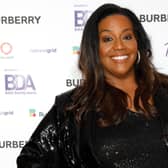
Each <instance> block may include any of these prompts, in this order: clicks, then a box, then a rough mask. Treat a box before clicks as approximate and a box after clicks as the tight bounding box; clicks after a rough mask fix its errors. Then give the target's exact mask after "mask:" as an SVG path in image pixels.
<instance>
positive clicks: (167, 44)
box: [164, 43, 168, 57]
mask: <svg viewBox="0 0 168 168" xmlns="http://www.w3.org/2000/svg"><path fill="white" fill-rule="evenodd" d="M164 46H166V53H165V55H166V57H167V56H168V43H165V44H164Z"/></svg>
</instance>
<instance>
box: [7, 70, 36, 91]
mask: <svg viewBox="0 0 168 168" xmlns="http://www.w3.org/2000/svg"><path fill="white" fill-rule="evenodd" d="M4 78H5V93H6V94H36V88H35V84H34V81H33V78H32V76H31V75H30V74H24V75H23V74H12V73H8V74H5V75H4Z"/></svg>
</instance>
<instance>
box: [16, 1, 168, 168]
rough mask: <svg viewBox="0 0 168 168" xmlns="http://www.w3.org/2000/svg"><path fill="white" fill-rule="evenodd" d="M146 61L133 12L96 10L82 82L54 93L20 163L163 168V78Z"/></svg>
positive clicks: (146, 48)
mask: <svg viewBox="0 0 168 168" xmlns="http://www.w3.org/2000/svg"><path fill="white" fill-rule="evenodd" d="M151 58H152V51H151V44H150V40H149V38H148V35H147V33H146V32H145V30H144V28H143V26H142V24H141V22H140V21H139V19H138V18H137V16H136V15H135V14H134V13H133V12H132V11H130V10H129V9H126V8H123V7H120V6H117V5H115V4H104V5H102V6H100V7H99V8H98V9H96V10H95V11H94V12H93V13H92V14H91V16H90V17H89V19H88V20H87V22H86V25H85V28H84V31H83V35H82V40H81V45H80V53H79V62H78V65H79V69H80V70H81V72H82V77H83V82H81V83H80V84H79V85H77V86H76V87H75V88H74V89H73V90H70V91H68V92H66V93H63V94H61V95H57V96H56V101H55V103H54V105H53V107H52V108H51V110H50V111H49V112H48V113H47V115H46V116H45V117H44V119H43V120H42V121H41V123H40V124H39V126H38V127H37V129H36V130H35V132H34V133H33V134H32V136H31V138H30V140H29V142H28V143H27V144H26V145H25V146H24V147H23V149H22V151H21V153H20V155H19V156H18V158H17V165H18V168H35V167H36V168H46V167H52V168H92V167H96V168H167V167H168V150H167V149H168V144H167V142H168V103H167V102H168V77H167V75H165V74H161V73H159V72H157V70H156V69H155V67H154V65H153V64H152V62H151Z"/></svg>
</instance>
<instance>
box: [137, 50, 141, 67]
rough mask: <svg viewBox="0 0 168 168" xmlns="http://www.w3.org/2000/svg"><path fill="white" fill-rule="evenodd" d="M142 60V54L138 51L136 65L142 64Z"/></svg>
mask: <svg viewBox="0 0 168 168" xmlns="http://www.w3.org/2000/svg"><path fill="white" fill-rule="evenodd" d="M140 60H141V54H140V52H139V51H138V53H137V61H136V64H139V63H140Z"/></svg>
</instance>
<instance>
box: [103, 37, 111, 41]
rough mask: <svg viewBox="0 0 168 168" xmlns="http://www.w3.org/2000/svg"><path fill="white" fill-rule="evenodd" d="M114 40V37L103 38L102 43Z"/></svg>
mask: <svg viewBox="0 0 168 168" xmlns="http://www.w3.org/2000/svg"><path fill="white" fill-rule="evenodd" d="M112 40H113V38H112V37H103V38H102V41H103V42H109V41H112Z"/></svg>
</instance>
